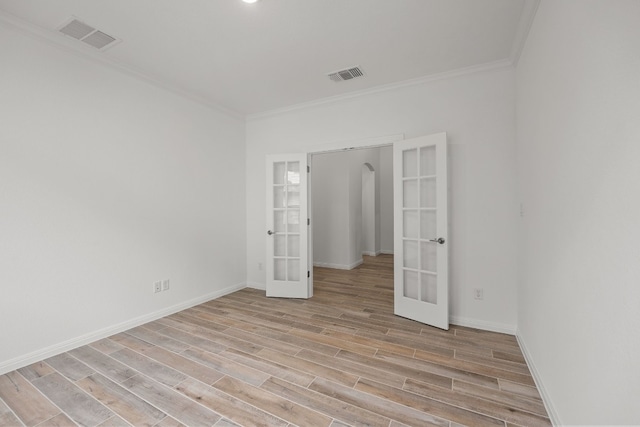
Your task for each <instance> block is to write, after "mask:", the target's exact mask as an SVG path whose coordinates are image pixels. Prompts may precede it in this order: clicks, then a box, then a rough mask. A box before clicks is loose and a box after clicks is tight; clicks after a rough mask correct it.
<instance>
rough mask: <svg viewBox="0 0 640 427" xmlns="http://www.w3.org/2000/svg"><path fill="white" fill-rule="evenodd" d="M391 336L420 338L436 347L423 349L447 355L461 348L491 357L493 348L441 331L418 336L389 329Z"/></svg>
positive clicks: (409, 338)
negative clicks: (441, 332)
mask: <svg viewBox="0 0 640 427" xmlns="http://www.w3.org/2000/svg"><path fill="white" fill-rule="evenodd" d="M389 336H392V337H398V338H404V339H407V340H419V341H421V342H424V343H428V344H429V345H430V346H432V347H434V349H435V351H434V350H429V349H428V348H423V349H422V350H423V351H430V352H431V353H436V354H441V355H447V353H448V352H450V351H451V350H456V351H457V350H461V351H468V352H470V353H476V354H480V355H485V356H487V357H491V348H490V347H487V346H483V345H481V344H478V343H476V342H473V341H467V340H464V339H460V338H458V337H456V336H453V335H442V334H440V333H439V332H436V333H433V332H431V331H430V332H429V333H425V332H422V333H421V334H420V335H419V336H416V335H414V334H412V333H407V332H405V331H400V330H395V329H394V330H391V331H389ZM439 348H442V349H447V350H448V352H447V353H444V352H442V351H440V350H439Z"/></svg>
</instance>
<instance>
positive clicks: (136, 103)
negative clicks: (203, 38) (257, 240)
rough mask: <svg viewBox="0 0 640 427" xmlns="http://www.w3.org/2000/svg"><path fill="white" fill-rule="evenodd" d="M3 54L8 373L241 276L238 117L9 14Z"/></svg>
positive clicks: (0, 224) (1, 187)
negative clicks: (59, 43)
mask: <svg viewBox="0 0 640 427" xmlns="http://www.w3.org/2000/svg"><path fill="white" fill-rule="evenodd" d="M0 58H2V59H1V62H2V66H0V117H1V122H2V125H1V126H0V236H1V237H0V283H1V286H0V288H1V289H2V294H1V295H0V325H2V326H1V327H0V342H1V343H2V345H0V372H1V371H6V370H9V369H11V368H15V367H17V366H16V365H18V366H19V365H20V364H23V363H24V362H25V361H27V360H29V358H32V357H38V356H47V355H48V354H50V353H48V352H51V351H56V349H57V350H58V351H59V350H60V349H61V348H63V347H65V346H69V345H73V344H76V345H77V344H78V343H82V341H83V340H86V339H88V338H89V337H96V336H100V335H101V334H104V333H106V332H107V331H108V330H113V329H114V328H115V329H117V328H118V327H119V326H122V325H125V324H131V322H133V323H135V321H136V319H138V320H139V319H142V318H147V319H148V318H149V316H153V314H154V313H159V312H162V311H163V310H165V311H166V310H168V309H170V308H171V307H175V306H177V305H180V304H186V303H189V302H190V301H194V300H197V299H201V298H203V297H206V296H207V295H212V294H215V293H216V292H217V293H220V291H222V290H225V289H228V288H229V287H232V286H234V285H242V283H243V282H244V281H245V268H246V264H245V259H246V255H245V244H246V242H245V206H244V204H245V199H244V188H245V185H244V179H245V172H244V144H243V142H244V124H243V122H242V121H240V120H237V119H234V118H230V117H227V116H224V115H222V114H219V113H217V112H214V111H213V110H211V109H209V108H205V107H203V106H201V105H199V104H196V103H194V102H192V101H189V100H186V99H184V98H182V97H179V96H177V95H174V94H172V93H169V92H167V91H165V90H161V89H159V88H157V87H155V86H152V85H150V84H147V83H144V82H142V81H139V80H135V79H132V78H130V77H128V76H125V75H124V74H122V73H120V72H117V71H115V70H112V69H109V68H107V67H105V66H101V65H98V64H96V63H94V62H91V61H89V60H87V59H83V58H82V57H80V56H78V55H77V54H72V53H70V52H67V51H65V50H62V49H60V48H57V47H53V46H52V45H50V44H48V42H44V41H41V40H40V39H35V38H31V37H30V36H25V35H23V34H22V33H20V32H17V31H15V30H13V29H12V28H10V27H8V26H5V24H0ZM161 279H170V281H171V289H170V291H165V292H162V293H160V294H156V295H154V294H153V293H152V284H153V282H154V281H156V280H161Z"/></svg>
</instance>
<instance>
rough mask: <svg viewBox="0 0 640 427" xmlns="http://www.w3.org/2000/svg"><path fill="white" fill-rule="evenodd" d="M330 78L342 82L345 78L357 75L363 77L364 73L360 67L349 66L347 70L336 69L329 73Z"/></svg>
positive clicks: (352, 77)
mask: <svg viewBox="0 0 640 427" xmlns="http://www.w3.org/2000/svg"><path fill="white" fill-rule="evenodd" d="M328 76H329V78H330V79H331V80H333V81H334V82H341V81H343V80H351V79H355V78H356V77H363V76H364V73H363V72H362V70H361V69H360V67H352V68H347V69H346V70H340V71H335V72H333V73H329V74H328Z"/></svg>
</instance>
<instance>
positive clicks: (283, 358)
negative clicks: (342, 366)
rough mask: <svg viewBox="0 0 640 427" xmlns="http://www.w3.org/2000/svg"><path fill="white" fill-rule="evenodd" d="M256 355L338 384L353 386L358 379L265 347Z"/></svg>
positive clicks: (346, 373) (355, 376)
mask: <svg viewBox="0 0 640 427" xmlns="http://www.w3.org/2000/svg"><path fill="white" fill-rule="evenodd" d="M258 356H261V357H264V358H265V359H269V360H273V361H275V362H277V363H280V364H282V365H287V366H291V367H292V368H294V369H297V370H299V371H302V372H307V373H309V374H312V375H316V376H318V377H322V378H326V379H329V380H332V381H335V382H337V383H339V384H344V385H346V386H348V387H353V386H354V385H355V384H356V381H357V380H358V376H357V375H353V374H350V373H348V372H343V371H340V370H337V369H334V368H330V367H328V366H324V365H321V364H318V363H315V362H311V361H308V360H305V359H300V358H298V357H295V356H289V355H286V354H283V353H278V352H277V351H273V350H269V349H267V348H265V349H263V350H261V351H260V352H259V353H258Z"/></svg>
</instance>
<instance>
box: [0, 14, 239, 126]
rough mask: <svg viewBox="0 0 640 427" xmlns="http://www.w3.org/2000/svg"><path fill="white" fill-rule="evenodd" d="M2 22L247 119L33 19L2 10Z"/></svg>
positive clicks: (178, 93) (39, 38) (146, 81)
mask: <svg viewBox="0 0 640 427" xmlns="http://www.w3.org/2000/svg"><path fill="white" fill-rule="evenodd" d="M0 24H5V25H6V27H7V28H9V29H11V30H15V31H17V32H19V33H21V34H23V35H26V36H28V37H31V38H33V39H36V40H39V41H43V42H45V43H47V44H48V45H50V46H52V47H55V48H58V49H60V50H62V51H64V52H67V53H71V54H73V55H75V56H78V57H80V58H83V59H88V60H90V61H92V62H95V63H98V64H99V65H102V66H105V67H108V68H110V69H112V70H115V71H118V72H120V73H122V74H125V75H127V76H128V77H132V78H134V79H137V80H140V81H143V82H144V83H147V84H151V85H152V86H155V87H157V88H160V89H163V90H165V91H168V92H171V93H173V94H174V95H178V96H180V97H182V98H186V99H188V100H190V101H193V102H196V103H198V104H200V105H203V106H205V107H207V108H210V109H212V110H214V111H216V112H218V113H221V114H224V115H227V116H230V117H232V118H234V119H238V120H243V121H244V119H245V116H244V115H243V114H241V113H239V112H237V111H234V110H230V109H228V108H225V107H222V106H220V105H218V104H216V103H213V102H211V101H209V100H208V99H206V98H204V97H202V96H199V95H197V94H194V93H192V92H190V91H187V90H184V89H181V88H179V87H177V86H175V85H172V84H169V83H167V82H165V81H164V80H162V79H160V78H159V77H155V76H153V75H151V74H149V73H146V72H143V71H140V70H138V69H136V68H134V67H131V66H128V65H125V64H123V63H121V62H119V61H117V60H115V59H112V58H108V57H106V56H105V55H104V53H103V52H99V51H95V50H93V49H91V48H90V47H87V46H84V45H82V44H79V43H75V41H74V40H71V39H69V38H68V37H65V36H64V35H62V34H58V33H56V32H55V31H50V30H47V29H44V28H42V27H39V26H37V25H34V24H31V23H30V22H27V21H25V20H23V19H21V18H18V17H17V16H14V15H11V14H9V13H7V12H4V11H0Z"/></svg>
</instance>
